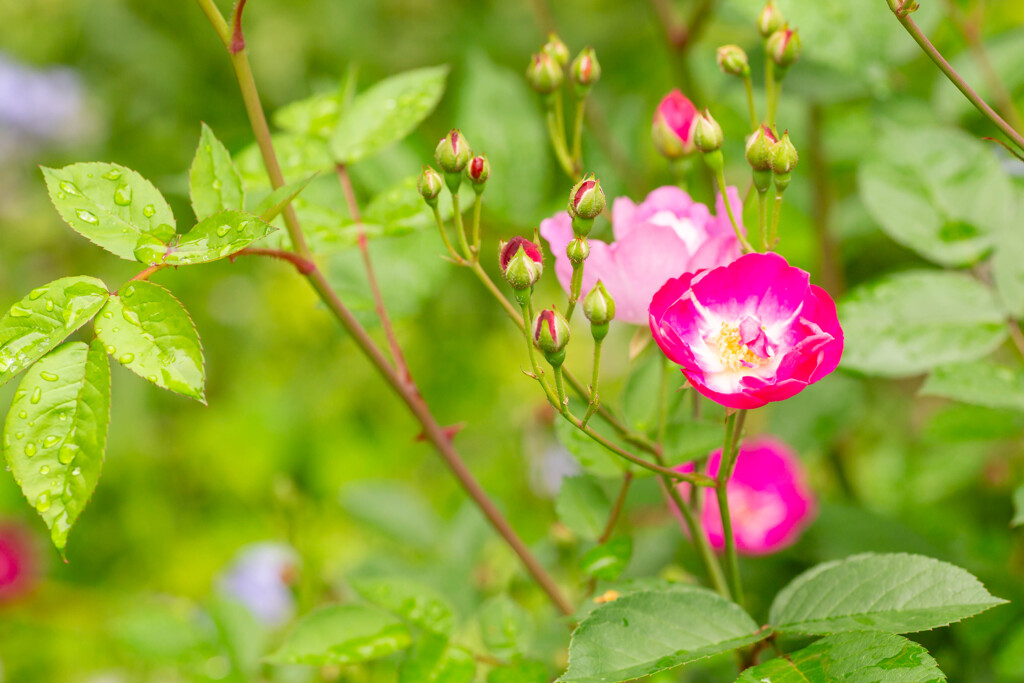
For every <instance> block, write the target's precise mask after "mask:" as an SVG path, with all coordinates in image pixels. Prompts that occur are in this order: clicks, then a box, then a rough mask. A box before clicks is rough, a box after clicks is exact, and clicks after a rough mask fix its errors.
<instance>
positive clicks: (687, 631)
mask: <svg viewBox="0 0 1024 683" xmlns="http://www.w3.org/2000/svg"><path fill="white" fill-rule="evenodd" d="M770 633H771V631H770V630H768V629H761V628H758V626H757V624H756V623H754V620H753V619H751V618H750V616H749V615H748V614H747V613H746V612H744V611H743V609H742V608H741V607H740V606H739V605H736V604H734V603H732V602H729V601H728V600H726V599H725V598H723V597H721V596H720V595H717V594H715V593H712V592H711V591H708V590H705V589H702V588H696V587H694V588H691V589H689V590H682V589H681V588H678V587H673V588H670V589H666V590H662V591H643V592H639V593H633V594H631V595H626V596H623V597H620V598H618V599H617V600H615V601H613V602H608V603H605V604H603V605H601V606H600V607H597V608H596V609H594V610H593V611H592V612H591V613H590V614H589V615H588V616H587V618H586V619H584V620H583V621H582V622H581V623H580V625H579V626H578V627H577V628H576V631H575V632H574V633H573V635H572V642H571V643H570V645H569V670H568V671H566V672H565V673H564V674H563V675H562V677H561V678H559V679H558V680H559V681H578V682H579V683H613V682H615V681H628V680H632V679H634V678H641V677H643V676H649V675H651V674H655V673H658V672H659V671H665V670H666V669H671V668H673V667H677V666H680V665H682V664H688V663H690V662H694V661H697V660H698V659H703V658H705V657H710V656H712V655H716V654H719V653H722V652H728V651H730V650H735V649H736V648H739V647H744V646H746V645H750V644H751V643H756V642H757V641H759V640H762V639H763V638H765V637H767V636H768V635H769V634H770Z"/></svg>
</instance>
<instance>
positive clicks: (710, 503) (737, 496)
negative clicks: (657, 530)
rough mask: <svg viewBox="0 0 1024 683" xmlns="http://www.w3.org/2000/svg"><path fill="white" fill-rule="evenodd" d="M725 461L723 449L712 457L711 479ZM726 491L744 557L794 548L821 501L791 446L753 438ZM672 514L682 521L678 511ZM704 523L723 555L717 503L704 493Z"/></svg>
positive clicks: (685, 490)
mask: <svg viewBox="0 0 1024 683" xmlns="http://www.w3.org/2000/svg"><path fill="white" fill-rule="evenodd" d="M721 459H722V450H721V449H718V450H717V451H715V452H714V453H712V454H711V457H710V458H709V459H708V472H707V473H708V474H709V475H710V476H716V475H717V474H718V466H719V463H720V462H721ZM675 469H676V471H678V472H692V471H693V469H694V467H693V463H685V464H683V465H679V466H678V467H676V468H675ZM679 488H680V492H681V493H682V494H683V497H684V499H687V498H688V497H689V494H690V485H689V484H687V483H685V482H684V483H681V484H679ZM726 490H727V492H728V494H729V511H730V513H731V519H732V527H733V529H732V530H733V536H734V538H735V539H736V550H737V552H740V553H744V554H746V555H767V554H769V553H774V552H778V551H779V550H782V549H783V548H787V547H789V546H791V545H793V543H795V542H796V540H797V539H798V538H799V537H800V534H801V533H803V531H804V529H806V528H807V526H808V525H809V524H810V523H811V520H813V519H814V516H815V514H816V513H817V507H818V506H817V501H816V499H815V497H814V493H813V492H812V491H811V489H810V487H809V486H808V485H807V477H806V474H805V472H804V469H803V466H802V465H801V464H800V460H799V459H798V458H797V456H796V454H795V453H793V451H791V450H790V449H789V447H788V446H786V445H785V444H783V443H782V442H780V441H777V440H775V439H773V438H771V437H757V438H753V439H750V440H748V441H747V442H746V443H744V444H742V445H741V446H740V451H739V454H738V455H737V456H736V469H735V470H734V472H733V475H732V478H731V479H730V480H729V484H728V486H727V487H726ZM673 513H674V514H676V515H679V511H678V510H675V509H673ZM700 522H701V526H702V527H704V531H705V533H707V535H708V540H709V541H710V542H711V546H712V547H713V548H715V549H716V550H722V549H723V548H724V547H725V536H724V534H723V533H722V517H721V515H720V514H719V512H718V499H717V498H716V497H715V496H714V495H709V492H708V491H705V492H704V504H703V506H702V508H701V514H700Z"/></svg>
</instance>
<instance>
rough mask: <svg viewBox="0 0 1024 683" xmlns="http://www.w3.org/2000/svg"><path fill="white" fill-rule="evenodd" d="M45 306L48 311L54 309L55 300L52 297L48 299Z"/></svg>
mask: <svg viewBox="0 0 1024 683" xmlns="http://www.w3.org/2000/svg"><path fill="white" fill-rule="evenodd" d="M45 308H46V310H47V311H52V310H53V301H52V300H51V299H47V300H46V306H45Z"/></svg>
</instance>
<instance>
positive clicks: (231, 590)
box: [217, 542, 299, 626]
mask: <svg viewBox="0 0 1024 683" xmlns="http://www.w3.org/2000/svg"><path fill="white" fill-rule="evenodd" d="M298 567H299V557H298V554H297V553H296V552H295V550H294V549H292V548H291V547H290V546H288V545H285V544H283V543H271V542H267V543H254V544H252V545H249V546H246V547H244V548H242V549H241V550H240V551H239V552H238V553H237V554H236V555H235V559H234V560H233V561H232V563H231V565H230V566H229V567H228V568H227V570H226V571H225V572H224V573H223V574H221V576H220V578H219V579H218V580H217V587H218V589H219V590H220V592H221V593H223V594H224V595H225V596H227V597H229V598H233V599H234V600H237V601H239V602H241V603H242V604H243V605H245V606H246V607H247V608H249V611H250V612H252V613H253V615H254V616H255V617H256V618H257V619H258V620H259V621H261V622H263V623H264V624H267V625H268V626H280V625H281V624H284V623H285V622H287V621H288V620H290V619H291V618H292V616H293V615H294V614H295V596H294V595H293V594H292V590H291V586H290V584H291V583H292V581H293V580H294V579H295V574H296V572H297V570H298Z"/></svg>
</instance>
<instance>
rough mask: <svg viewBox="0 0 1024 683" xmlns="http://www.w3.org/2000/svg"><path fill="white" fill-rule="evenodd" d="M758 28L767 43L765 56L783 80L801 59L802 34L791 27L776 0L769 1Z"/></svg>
mask: <svg viewBox="0 0 1024 683" xmlns="http://www.w3.org/2000/svg"><path fill="white" fill-rule="evenodd" d="M757 28H758V30H759V31H760V32H761V37H762V38H764V41H765V43H764V46H765V54H766V55H767V56H768V58H769V59H771V60H772V61H773V62H774V63H775V74H776V77H777V78H778V79H780V80H781V79H782V78H783V77H784V76H785V75H786V71H787V70H788V69H789V67H791V66H792V65H793V62H795V61H796V60H797V59H799V58H800V51H801V49H800V33H799V32H798V31H797V29H795V28H790V27H789V24H788V23H787V22H786V20H785V18H784V17H783V16H782V12H780V11H779V8H778V7H777V6H776V4H775V0H768V3H767V4H766V5H765V6H764V9H763V10H761V15H760V16H759V17H758V19H757Z"/></svg>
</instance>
